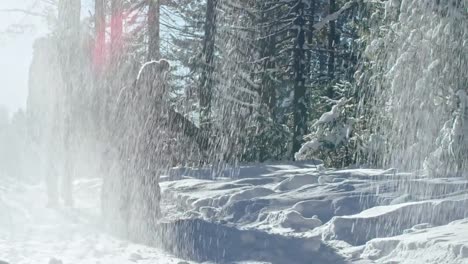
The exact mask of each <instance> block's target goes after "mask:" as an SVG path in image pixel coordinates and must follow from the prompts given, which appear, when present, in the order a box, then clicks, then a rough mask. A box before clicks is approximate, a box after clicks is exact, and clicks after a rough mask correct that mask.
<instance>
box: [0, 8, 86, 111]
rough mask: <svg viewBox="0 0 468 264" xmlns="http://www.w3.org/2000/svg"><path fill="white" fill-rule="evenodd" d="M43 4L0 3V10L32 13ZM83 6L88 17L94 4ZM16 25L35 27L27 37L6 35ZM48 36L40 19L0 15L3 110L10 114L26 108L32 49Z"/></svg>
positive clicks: (0, 69)
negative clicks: (30, 9) (27, 10)
mask: <svg viewBox="0 0 468 264" xmlns="http://www.w3.org/2000/svg"><path fill="white" fill-rule="evenodd" d="M40 3H41V1H40V0H0V10H2V9H29V8H30V7H34V6H37V5H38V4H40ZM82 3H83V7H84V9H83V10H82V11H83V12H86V14H88V13H89V12H90V10H92V5H91V4H90V3H92V1H89V0H82ZM36 10H37V9H36ZM15 24H22V25H33V26H34V27H33V28H31V29H29V30H27V31H26V32H25V33H24V34H5V33H4V32H5V31H6V30H8V29H9V28H10V29H11V26H12V25H15ZM46 32H47V27H46V25H45V22H44V20H43V19H41V18H38V17H32V16H28V15H25V14H22V13H18V12H1V11H0V107H1V106H4V107H6V108H7V109H8V111H9V112H10V114H11V113H12V112H14V111H17V110H18V109H20V108H23V109H24V108H25V107H26V100H27V97H28V71H29V64H30V63H31V59H32V51H33V50H32V46H33V43H34V40H35V39H37V38H38V37H39V36H41V35H44V34H46Z"/></svg>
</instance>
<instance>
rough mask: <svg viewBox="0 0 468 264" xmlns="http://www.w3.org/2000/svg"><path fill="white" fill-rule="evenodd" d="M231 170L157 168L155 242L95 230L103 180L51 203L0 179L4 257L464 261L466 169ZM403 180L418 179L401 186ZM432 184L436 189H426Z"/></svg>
mask: <svg viewBox="0 0 468 264" xmlns="http://www.w3.org/2000/svg"><path fill="white" fill-rule="evenodd" d="M229 173H230V172H228V171H227V172H226V176H227V175H229ZM238 173H239V176H238V177H237V179H234V180H233V179H231V178H227V177H226V178H220V179H217V180H209V179H206V175H208V174H207V172H206V171H203V170H187V169H184V170H183V169H178V170H173V171H172V173H171V175H169V176H167V177H164V178H163V182H162V184H161V185H162V189H163V208H164V219H163V221H162V222H161V223H160V224H159V226H158V227H159V228H158V230H159V233H158V234H157V238H156V239H155V241H156V242H157V243H156V244H155V245H153V246H155V247H150V246H143V245H138V244H135V243H132V242H129V241H124V240H121V239H118V238H116V237H114V236H112V235H110V234H106V233H104V232H103V231H101V230H103V229H105V228H102V226H101V224H100V221H99V217H98V215H99V202H98V201H99V199H98V197H99V190H100V185H101V183H100V181H99V180H93V179H91V180H77V181H75V186H74V189H75V194H76V199H77V205H76V208H75V209H70V208H61V209H47V208H45V204H46V203H45V191H44V189H43V188H42V187H41V186H25V185H21V184H18V183H15V182H13V181H4V182H3V183H2V186H1V196H0V210H1V212H2V214H1V215H0V224H1V225H0V260H5V261H8V262H9V263H12V264H13V263H63V264H67V263H74V264H76V263H93V264H94V263H101V264H106V263H109V264H110V263H143V264H144V263H195V262H196V263H201V262H206V263H274V264H283V263H291V264H294V263H296V264H301V263H434V264H435V263H468V231H467V230H468V221H467V219H468V218H467V219H464V218H465V217H466V212H465V209H464V208H467V205H468V199H467V198H466V196H465V194H464V192H465V186H466V184H467V181H466V180H463V179H459V178H450V179H425V178H419V179H415V178H414V177H411V178H409V177H408V176H410V175H409V174H405V173H396V172H395V171H393V170H387V171H383V170H374V169H349V170H327V169H324V168H323V166H320V165H319V166H316V165H314V164H308V163H290V164H271V165H261V166H244V167H241V168H240V169H239V171H238ZM413 176H414V175H413ZM204 178H205V179H204ZM407 181H412V182H417V183H418V184H419V185H420V186H421V187H420V188H417V187H415V186H418V185H417V184H416V183H413V184H411V186H412V189H411V190H404V189H401V188H399V187H398V186H401V185H400V184H399V183H402V182H407ZM404 186H407V184H405V185H404ZM434 192H437V193H439V196H438V197H430V196H431V193H434ZM460 208H461V209H460ZM174 256H177V257H174ZM182 259H185V260H182ZM55 260H56V261H55ZM54 261H55V262H54ZM184 261H185V262H184ZM190 261H195V262H190Z"/></svg>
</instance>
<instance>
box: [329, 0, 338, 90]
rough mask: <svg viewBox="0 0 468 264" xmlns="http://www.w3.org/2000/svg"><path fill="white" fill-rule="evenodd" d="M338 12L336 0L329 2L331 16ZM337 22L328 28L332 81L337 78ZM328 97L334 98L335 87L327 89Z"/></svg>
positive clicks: (332, 21)
mask: <svg viewBox="0 0 468 264" xmlns="http://www.w3.org/2000/svg"><path fill="white" fill-rule="evenodd" d="M335 11H336V2H335V0H329V12H328V13H329V14H333V13H334V12H335ZM336 44H337V43H336V22H335V20H331V21H330V22H329V26H328V78H329V80H330V83H331V81H332V80H333V79H334V78H335V46H336ZM327 96H328V97H329V98H333V97H334V92H333V86H332V85H329V86H328V89H327Z"/></svg>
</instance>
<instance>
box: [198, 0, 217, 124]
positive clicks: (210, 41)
mask: <svg viewBox="0 0 468 264" xmlns="http://www.w3.org/2000/svg"><path fill="white" fill-rule="evenodd" d="M217 5H218V0H207V3H206V14H205V27H204V29H205V35H204V38H203V50H202V60H203V69H202V74H201V78H200V94H199V97H200V127H201V128H202V130H205V131H208V130H209V129H210V123H211V98H212V89H213V71H214V65H213V61H214V51H215V35H216V7H217Z"/></svg>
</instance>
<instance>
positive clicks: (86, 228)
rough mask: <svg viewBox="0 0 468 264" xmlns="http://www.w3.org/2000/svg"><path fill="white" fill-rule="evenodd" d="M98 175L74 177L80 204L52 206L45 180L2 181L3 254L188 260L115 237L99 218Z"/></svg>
mask: <svg viewBox="0 0 468 264" xmlns="http://www.w3.org/2000/svg"><path fill="white" fill-rule="evenodd" d="M98 191H99V181H98V180H81V181H77V182H76V183H75V193H76V201H77V204H76V208H75V209H71V208H59V209H48V208H46V207H45V205H46V197H45V192H44V188H43V187H42V186H24V185H20V184H17V183H14V182H11V181H6V182H3V183H2V186H0V260H3V261H7V262H9V263H11V264H29V263H31V264H32V263H34V264H42V263H43V264H48V263H55V264H58V263H63V264H68V263H70V264H78V263H82V264H88V263H89V264H96V263H99V264H126V263H133V264H134V263H139V264H146V263H148V264H149V263H152V264H154V263H168V264H170V263H174V264H177V263H190V262H184V261H182V260H180V259H178V258H175V257H173V256H170V255H169V254H166V253H164V252H162V251H161V250H159V249H155V248H151V247H147V246H143V245H137V244H133V243H130V242H127V241H123V240H119V239H116V238H114V237H112V236H110V235H108V234H106V233H105V232H103V231H101V228H99V224H98V221H97V217H96V216H97V212H98V206H99V202H98V199H97V198H98V197H99V196H98Z"/></svg>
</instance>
